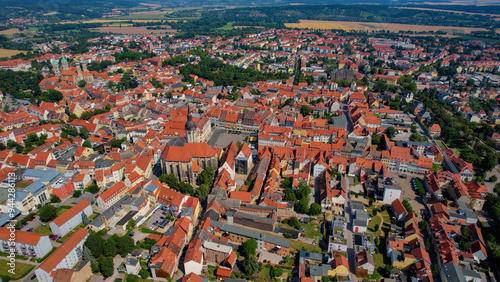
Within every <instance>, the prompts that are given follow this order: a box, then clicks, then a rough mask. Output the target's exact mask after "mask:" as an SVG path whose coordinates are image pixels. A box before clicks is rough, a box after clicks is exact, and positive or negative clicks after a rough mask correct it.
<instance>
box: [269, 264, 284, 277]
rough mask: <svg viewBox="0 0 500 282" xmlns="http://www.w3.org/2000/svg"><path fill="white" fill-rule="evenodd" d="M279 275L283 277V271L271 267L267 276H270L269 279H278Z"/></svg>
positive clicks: (276, 267) (279, 268)
mask: <svg viewBox="0 0 500 282" xmlns="http://www.w3.org/2000/svg"><path fill="white" fill-rule="evenodd" d="M281 275H283V269H282V268H281V267H278V266H271V269H270V270H269V276H271V279H274V278H276V277H280V276H281Z"/></svg>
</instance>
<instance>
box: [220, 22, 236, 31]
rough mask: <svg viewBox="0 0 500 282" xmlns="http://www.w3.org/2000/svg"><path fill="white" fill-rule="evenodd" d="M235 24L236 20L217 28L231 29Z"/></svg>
mask: <svg viewBox="0 0 500 282" xmlns="http://www.w3.org/2000/svg"><path fill="white" fill-rule="evenodd" d="M233 24H234V22H228V23H227V24H226V25H225V26H223V27H219V28H216V29H219V30H231V29H233Z"/></svg>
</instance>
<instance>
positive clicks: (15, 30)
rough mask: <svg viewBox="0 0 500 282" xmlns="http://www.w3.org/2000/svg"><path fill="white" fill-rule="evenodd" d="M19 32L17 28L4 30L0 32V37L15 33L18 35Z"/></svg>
mask: <svg viewBox="0 0 500 282" xmlns="http://www.w3.org/2000/svg"><path fill="white" fill-rule="evenodd" d="M20 32H21V31H20V30H19V29H18V28H9V29H6V30H2V31H0V35H12V34H15V33H20Z"/></svg>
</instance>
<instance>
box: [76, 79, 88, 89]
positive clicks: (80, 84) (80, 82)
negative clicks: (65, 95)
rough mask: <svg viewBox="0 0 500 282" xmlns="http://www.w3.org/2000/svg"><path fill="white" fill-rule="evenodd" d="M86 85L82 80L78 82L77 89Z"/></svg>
mask: <svg viewBox="0 0 500 282" xmlns="http://www.w3.org/2000/svg"><path fill="white" fill-rule="evenodd" d="M86 84H87V82H86V81H85V80H83V79H82V80H80V81H78V87H80V88H83V87H85V85H86Z"/></svg>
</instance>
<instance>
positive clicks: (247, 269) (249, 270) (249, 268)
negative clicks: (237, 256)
mask: <svg viewBox="0 0 500 282" xmlns="http://www.w3.org/2000/svg"><path fill="white" fill-rule="evenodd" d="M242 265H243V269H242V270H243V273H245V274H246V275H249V276H251V275H253V274H254V273H256V272H257V271H259V263H258V262H257V259H256V258H255V257H253V256H247V257H246V258H245V259H244V260H243V263H242Z"/></svg>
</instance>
